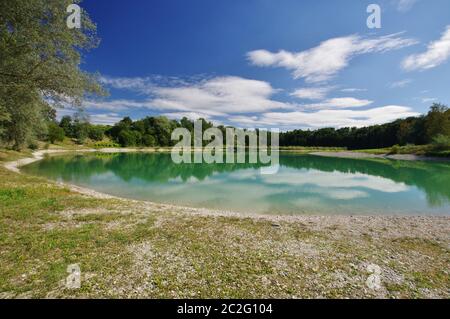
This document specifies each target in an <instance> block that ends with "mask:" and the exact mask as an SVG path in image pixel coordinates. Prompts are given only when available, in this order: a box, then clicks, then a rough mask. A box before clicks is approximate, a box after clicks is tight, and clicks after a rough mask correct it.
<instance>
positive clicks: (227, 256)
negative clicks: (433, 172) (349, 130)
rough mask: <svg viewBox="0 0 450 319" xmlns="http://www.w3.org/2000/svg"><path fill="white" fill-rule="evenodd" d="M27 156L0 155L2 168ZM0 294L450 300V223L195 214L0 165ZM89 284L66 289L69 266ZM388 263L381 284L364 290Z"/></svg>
mask: <svg viewBox="0 0 450 319" xmlns="http://www.w3.org/2000/svg"><path fill="white" fill-rule="evenodd" d="M28 155H29V154H21V153H16V152H0V160H1V162H2V163H0V164H3V163H4V162H6V161H9V160H15V159H18V158H20V157H23V156H28ZM0 202H1V205H0V297H3V298H14V297H30V298H33V297H67V298H80V297H125V298H127V297H150V298H153V297H164V298H172V297H187V298H197V297H238V298H239V297H242V298H251V297H253V298H260V297H264V298H268V297H280V298H295V297H328V298H333V297H368V298H374V297H395V298H402V297H413V298H423V297H441V298H449V297H450V294H449V291H448V287H449V286H450V274H449V270H448V269H449V263H450V251H449V247H450V238H449V236H448V229H449V227H450V220H449V218H414V217H411V218H393V217H392V218H388V217H385V218H383V217H343V216H341V217H339V216H335V217H308V216H304V217H298V218H286V219H281V220H280V219H278V218H276V217H272V218H244V217H225V216H220V215H216V216H215V215H211V214H206V215H205V214H198V213H196V211H189V210H185V209H182V208H173V207H167V206H164V205H156V204H151V203H142V202H133V201H127V200H119V199H96V198H92V197H88V196H84V195H81V194H79V193H75V192H73V191H71V190H70V189H69V188H67V187H62V186H60V185H56V184H54V183H52V182H49V181H47V180H45V179H42V178H36V177H31V176H25V175H20V174H16V173H12V172H10V171H8V170H6V169H4V168H3V165H0ZM75 263H76V264H79V265H80V267H81V271H82V286H81V289H79V290H69V289H67V288H65V285H64V282H65V278H66V276H67V275H68V274H67V272H66V270H67V266H68V265H70V264H75ZM369 264H376V265H378V266H380V267H381V270H382V272H381V283H382V285H381V288H380V289H379V290H373V289H369V288H368V287H367V286H366V284H365V282H366V280H367V277H368V276H369V275H370V273H369V272H368V271H367V266H368V265H369Z"/></svg>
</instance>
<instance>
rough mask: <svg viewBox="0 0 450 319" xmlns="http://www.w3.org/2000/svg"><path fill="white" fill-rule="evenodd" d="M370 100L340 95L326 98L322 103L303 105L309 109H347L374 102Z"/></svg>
mask: <svg viewBox="0 0 450 319" xmlns="http://www.w3.org/2000/svg"><path fill="white" fill-rule="evenodd" d="M372 103H373V101H370V100H360V99H356V98H354V97H338V98H332V99H326V100H324V101H322V102H320V103H313V104H306V105H303V107H305V108H308V109H336V108H338V109H339V108H340V109H346V108H354V107H363V106H368V105H370V104H372Z"/></svg>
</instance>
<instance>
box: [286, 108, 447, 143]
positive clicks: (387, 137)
mask: <svg viewBox="0 0 450 319" xmlns="http://www.w3.org/2000/svg"><path fill="white" fill-rule="evenodd" d="M436 139H437V140H439V139H440V140H442V139H447V143H449V141H448V139H450V110H449V108H448V107H447V106H445V105H442V104H437V103H435V104H433V106H431V108H430V111H429V112H428V114H426V115H423V116H419V117H409V118H406V119H400V120H396V121H394V122H391V123H386V124H382V125H373V126H367V127H362V128H356V127H344V128H340V129H334V128H323V129H318V130H294V131H289V132H285V133H282V134H281V135H280V145H282V146H324V147H327V146H334V147H347V148H349V149H368V148H384V147H390V146H393V145H406V144H415V145H423V144H430V143H432V142H434V141H435V140H436Z"/></svg>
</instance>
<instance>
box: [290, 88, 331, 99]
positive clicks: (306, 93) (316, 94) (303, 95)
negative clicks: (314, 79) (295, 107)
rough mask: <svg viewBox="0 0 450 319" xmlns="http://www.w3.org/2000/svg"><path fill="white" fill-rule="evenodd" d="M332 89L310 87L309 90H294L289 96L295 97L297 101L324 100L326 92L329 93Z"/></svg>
mask: <svg viewBox="0 0 450 319" xmlns="http://www.w3.org/2000/svg"><path fill="white" fill-rule="evenodd" d="M332 89H333V88H332V87H310V88H301V89H298V90H295V91H294V92H292V93H291V94H290V95H291V96H295V97H297V98H299V99H306V100H322V99H324V98H325V97H326V96H327V94H328V92H330V91H331V90H332Z"/></svg>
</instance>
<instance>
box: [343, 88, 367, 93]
mask: <svg viewBox="0 0 450 319" xmlns="http://www.w3.org/2000/svg"><path fill="white" fill-rule="evenodd" d="M366 91H367V89H358V88H347V89H342V90H341V92H344V93H355V92H366Z"/></svg>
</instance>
